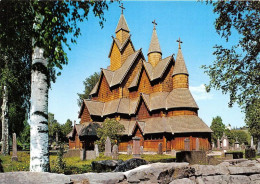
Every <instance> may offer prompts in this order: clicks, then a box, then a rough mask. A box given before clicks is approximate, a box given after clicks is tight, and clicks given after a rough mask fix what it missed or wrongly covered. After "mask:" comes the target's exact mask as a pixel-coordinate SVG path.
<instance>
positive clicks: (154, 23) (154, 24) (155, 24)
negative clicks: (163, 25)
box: [152, 19, 157, 29]
mask: <svg viewBox="0 0 260 184" xmlns="http://www.w3.org/2000/svg"><path fill="white" fill-rule="evenodd" d="M152 23H153V29H155V26H157V23H156V22H155V19H154V20H153V21H152Z"/></svg>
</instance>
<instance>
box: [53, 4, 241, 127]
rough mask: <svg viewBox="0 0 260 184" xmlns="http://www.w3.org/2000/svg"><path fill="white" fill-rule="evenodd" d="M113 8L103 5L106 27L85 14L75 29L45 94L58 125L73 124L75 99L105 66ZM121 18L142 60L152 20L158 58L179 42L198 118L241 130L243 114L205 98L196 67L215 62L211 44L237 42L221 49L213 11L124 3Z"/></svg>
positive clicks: (214, 96) (220, 99) (216, 96)
mask: <svg viewBox="0 0 260 184" xmlns="http://www.w3.org/2000/svg"><path fill="white" fill-rule="evenodd" d="M118 6H119V4H118V3H112V4H110V5H109V10H108V11H106V12H105V18H106V21H105V22H104V28H103V29H101V27H100V26H99V23H98V21H99V20H98V19H97V18H95V17H94V16H93V15H92V14H89V18H88V21H85V22H83V23H80V28H81V32H82V35H81V36H80V37H79V38H78V40H77V42H78V43H77V45H72V51H68V52H67V53H68V58H69V64H68V65H66V66H64V69H63V70H62V71H61V72H62V75H61V76H59V77H58V78H57V81H56V83H54V84H52V89H51V90H50V92H49V112H52V113H54V114H55V118H56V119H57V120H58V122H60V123H61V124H63V123H65V122H66V120H67V119H71V120H76V121H77V122H79V119H78V111H79V107H78V105H77V99H78V96H77V93H82V92H83V90H84V86H83V81H84V80H85V78H86V77H88V76H90V75H92V74H93V73H94V72H97V71H100V68H106V67H107V66H108V65H109V62H110V61H109V58H108V53H109V49H110V46H111V43H112V38H111V35H115V28H116V26H117V23H118V20H119V17H120V14H121V9H120V8H119V7H118ZM124 7H125V8H126V9H125V10H124V15H125V18H126V21H127V24H128V27H129V29H130V34H131V35H132V37H131V39H132V41H133V44H134V46H135V49H136V50H138V49H139V48H142V50H143V53H144V55H145V57H146V59H147V51H148V48H149V43H150V40H151V36H152V29H153V24H152V21H153V20H154V19H155V20H156V22H157V23H158V25H157V34H158V38H159V42H160V46H161V49H162V53H163V58H164V57H167V56H169V55H172V54H175V57H176V54H177V50H178V43H177V42H176V40H177V39H178V38H179V37H180V38H181V40H182V41H183V44H182V53H183V55H184V59H185V62H186V65H187V68H188V71H189V74H190V75H189V82H190V90H191V92H192V94H193V97H194V98H195V100H196V102H197V104H198V106H199V108H200V110H199V116H200V118H202V119H203V120H204V121H205V123H206V124H208V125H210V124H211V121H212V118H213V117H216V116H217V115H219V116H221V117H222V119H223V122H224V123H225V124H226V125H227V124H231V126H232V127H236V126H237V127H240V126H244V125H245V123H244V114H243V113H241V111H240V109H239V108H238V106H236V105H235V106H234V107H233V108H229V107H228V101H229V96H228V95H223V94H222V93H221V91H215V90H212V91H211V92H210V93H206V92H205V89H204V87H203V84H207V83H208V82H209V77H208V76H207V75H206V74H204V72H203V69H201V65H209V64H212V63H213V61H214V59H215V56H213V55H212V53H213V51H214V49H213V46H214V45H216V44H224V45H225V46H228V45H230V43H231V44H234V42H237V39H238V35H236V34H235V32H234V34H233V35H232V37H231V39H230V40H229V42H230V43H226V42H225V40H224V39H221V38H220V36H219V35H218V34H217V33H216V31H215V28H214V21H215V18H216V15H215V14H214V13H213V11H212V10H213V8H212V7H211V6H210V5H206V4H205V3H200V2H193V1H184V2H167V1H164V2H161V1H152V2H148V1H142V2H137V1H127V2H124Z"/></svg>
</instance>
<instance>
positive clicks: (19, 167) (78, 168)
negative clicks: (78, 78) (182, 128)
mask: <svg viewBox="0 0 260 184" xmlns="http://www.w3.org/2000/svg"><path fill="white" fill-rule="evenodd" d="M11 155H12V154H11ZM11 157H12V156H10V155H7V156H3V155H0V159H1V160H2V166H3V168H4V172H14V171H29V167H30V154H29V152H28V151H18V162H15V161H13V162H12V161H11ZM141 157H142V159H145V160H146V161H148V162H159V161H160V162H162V161H163V160H166V159H173V157H172V156H170V155H142V156H141ZM131 158H132V155H119V159H121V160H128V159H131ZM56 160H57V156H56V155H53V154H51V155H50V166H51V172H55V173H59V172H65V174H80V173H86V172H92V169H91V162H92V161H100V160H111V157H105V156H104V155H103V154H102V153H101V154H100V157H98V158H97V159H95V160H84V161H81V160H80V158H79V157H70V158H64V161H65V162H66V168H65V171H60V170H59V167H58V166H57V164H56Z"/></svg>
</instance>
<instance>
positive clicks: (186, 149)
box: [184, 138, 190, 151]
mask: <svg viewBox="0 0 260 184" xmlns="http://www.w3.org/2000/svg"><path fill="white" fill-rule="evenodd" d="M184 150H185V151H190V139H189V138H186V139H184Z"/></svg>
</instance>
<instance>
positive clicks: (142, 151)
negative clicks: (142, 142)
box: [140, 146, 144, 155]
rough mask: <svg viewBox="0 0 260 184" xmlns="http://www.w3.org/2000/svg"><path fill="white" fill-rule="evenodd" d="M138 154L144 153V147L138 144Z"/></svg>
mask: <svg viewBox="0 0 260 184" xmlns="http://www.w3.org/2000/svg"><path fill="white" fill-rule="evenodd" d="M140 154H141V155H142V154H144V147H143V146H140Z"/></svg>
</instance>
